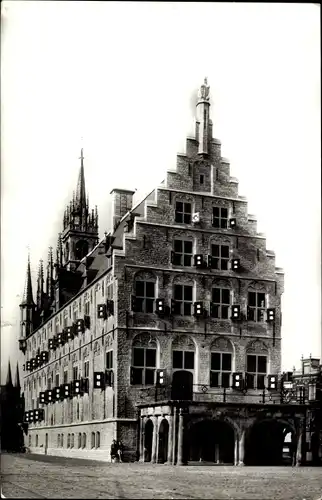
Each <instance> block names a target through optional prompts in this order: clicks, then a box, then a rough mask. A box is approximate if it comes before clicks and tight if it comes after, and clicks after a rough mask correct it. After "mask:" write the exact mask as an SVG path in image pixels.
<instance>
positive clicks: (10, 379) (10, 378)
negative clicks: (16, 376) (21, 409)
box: [6, 359, 13, 389]
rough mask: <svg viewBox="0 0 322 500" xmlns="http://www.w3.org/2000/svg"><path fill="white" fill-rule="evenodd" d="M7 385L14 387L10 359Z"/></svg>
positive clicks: (9, 387) (8, 387)
mask: <svg viewBox="0 0 322 500" xmlns="http://www.w3.org/2000/svg"><path fill="white" fill-rule="evenodd" d="M6 387H7V389H11V388H12V387H13V384H12V376H11V366H10V359H9V361H8V373H7V380H6Z"/></svg>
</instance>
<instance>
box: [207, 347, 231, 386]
mask: <svg viewBox="0 0 322 500" xmlns="http://www.w3.org/2000/svg"><path fill="white" fill-rule="evenodd" d="M213 354H217V355H218V354H219V355H220V368H219V369H218V370H217V369H213V368H212V359H213V358H212V355H213ZM224 356H230V370H224V369H223V357H224ZM214 373H215V374H217V376H218V384H217V385H214V384H212V381H213V378H212V374H214ZM232 373H233V353H232V352H227V351H218V350H211V351H210V380H209V385H210V387H211V388H214V389H216V388H217V389H218V388H221V389H223V388H225V389H229V388H230V387H231V377H232ZM223 375H228V385H227V384H226V383H225V385H223Z"/></svg>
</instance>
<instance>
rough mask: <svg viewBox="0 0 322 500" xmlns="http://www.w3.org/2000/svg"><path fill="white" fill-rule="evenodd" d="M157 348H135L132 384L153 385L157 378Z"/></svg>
mask: <svg viewBox="0 0 322 500" xmlns="http://www.w3.org/2000/svg"><path fill="white" fill-rule="evenodd" d="M156 353H157V350H156V349H151V348H146V347H134V348H133V366H132V384H133V385H152V384H154V379H155V369H156Z"/></svg>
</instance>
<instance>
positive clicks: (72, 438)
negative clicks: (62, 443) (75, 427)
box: [70, 434, 74, 448]
mask: <svg viewBox="0 0 322 500" xmlns="http://www.w3.org/2000/svg"><path fill="white" fill-rule="evenodd" d="M70 447H71V448H74V434H72V435H71V440H70Z"/></svg>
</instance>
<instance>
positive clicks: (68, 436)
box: [67, 434, 70, 448]
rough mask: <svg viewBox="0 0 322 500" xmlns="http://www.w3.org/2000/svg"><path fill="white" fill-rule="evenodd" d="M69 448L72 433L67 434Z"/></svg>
mask: <svg viewBox="0 0 322 500" xmlns="http://www.w3.org/2000/svg"><path fill="white" fill-rule="evenodd" d="M67 448H70V434H67Z"/></svg>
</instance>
